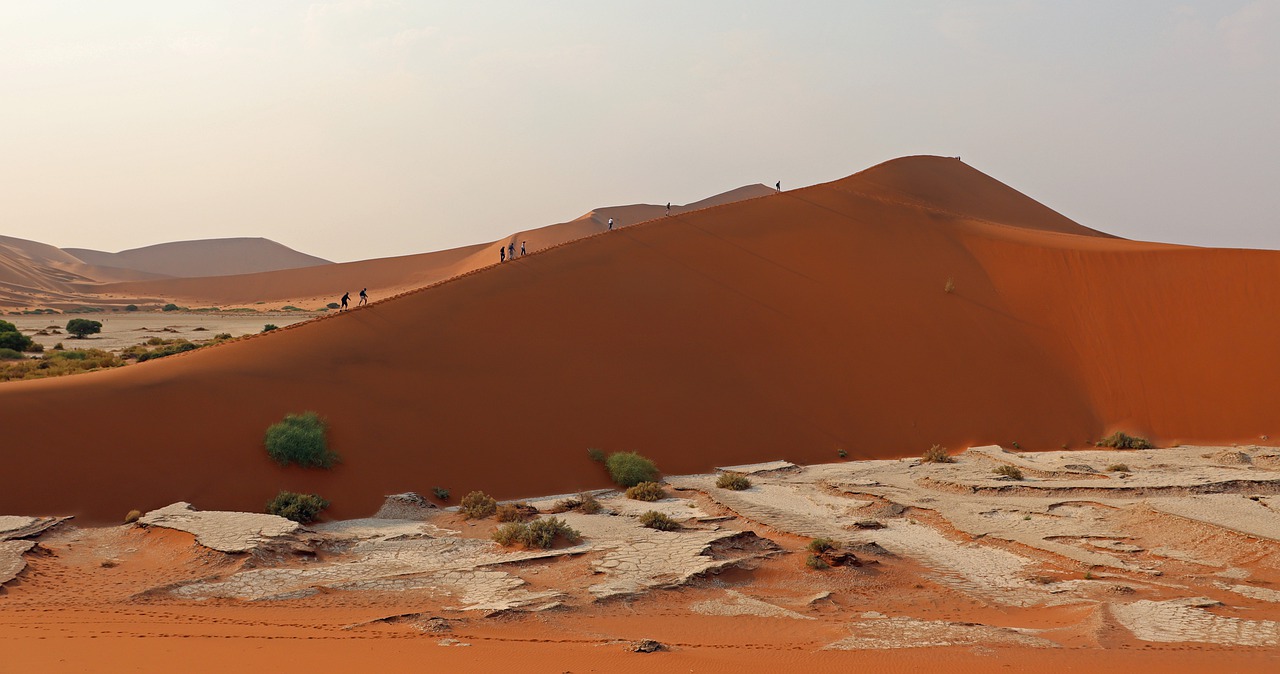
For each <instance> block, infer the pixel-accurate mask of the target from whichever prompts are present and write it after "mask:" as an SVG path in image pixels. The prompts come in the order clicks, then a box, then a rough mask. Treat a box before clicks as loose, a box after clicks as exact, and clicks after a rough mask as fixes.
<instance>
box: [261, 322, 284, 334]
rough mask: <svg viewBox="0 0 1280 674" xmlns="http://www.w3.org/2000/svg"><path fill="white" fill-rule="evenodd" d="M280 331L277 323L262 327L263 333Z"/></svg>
mask: <svg viewBox="0 0 1280 674" xmlns="http://www.w3.org/2000/svg"><path fill="white" fill-rule="evenodd" d="M279 329H280V328H278V327H276V325H275V323H267V324H266V325H264V326H262V331H263V332H271V331H272V330H279Z"/></svg>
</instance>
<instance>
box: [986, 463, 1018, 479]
mask: <svg viewBox="0 0 1280 674" xmlns="http://www.w3.org/2000/svg"><path fill="white" fill-rule="evenodd" d="M991 472H993V473H995V474H996V475H999V476H1000V477H1007V478H1009V479H1010V480H1021V479H1022V471H1021V470H1018V467H1017V466H1010V465H1008V464H1005V465H1003V466H1000V467H998V468H994V469H992V471H991Z"/></svg>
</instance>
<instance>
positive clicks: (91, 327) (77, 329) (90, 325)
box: [67, 318, 102, 339]
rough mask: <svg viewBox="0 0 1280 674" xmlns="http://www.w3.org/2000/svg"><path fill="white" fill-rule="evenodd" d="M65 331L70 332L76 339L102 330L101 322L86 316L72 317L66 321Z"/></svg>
mask: <svg viewBox="0 0 1280 674" xmlns="http://www.w3.org/2000/svg"><path fill="white" fill-rule="evenodd" d="M67 332H69V333H71V336H72V337H75V338H76V339H84V338H85V337H88V336H89V335H96V334H98V333H99V332H102V324H101V323H99V322H98V321H91V320H89V319H87V318H73V319H71V320H69V321H67Z"/></svg>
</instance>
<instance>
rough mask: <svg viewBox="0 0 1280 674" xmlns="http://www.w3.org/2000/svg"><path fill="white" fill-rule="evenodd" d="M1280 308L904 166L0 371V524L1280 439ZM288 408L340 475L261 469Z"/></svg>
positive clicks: (1185, 263) (1195, 259)
mask: <svg viewBox="0 0 1280 674" xmlns="http://www.w3.org/2000/svg"><path fill="white" fill-rule="evenodd" d="M495 257H496V256H495ZM948 279H953V281H954V292H951V293H948V292H945V291H944V285H945V284H946V282H947V280H948ZM1278 300H1280V253H1276V252H1271V251H1246V250H1219V249H1200V248H1189V247H1183V246H1172V245H1160V244H1151V243H1141V242H1131V241H1126V240H1122V239H1116V238H1109V237H1106V236H1103V235H1098V233H1096V232H1094V231H1092V230H1089V229H1087V228H1084V227H1080V226H1079V225H1076V224H1075V223H1073V222H1071V221H1070V220H1067V219H1066V218H1064V217H1063V216H1061V215H1059V214H1057V213H1055V212H1053V211H1051V210H1049V209H1047V208H1045V207H1044V206H1041V205H1039V204H1037V203H1035V202H1034V201H1032V200H1031V199H1029V198H1027V197H1025V196H1023V195H1021V194H1018V193H1017V192H1015V191H1013V190H1011V189H1009V188H1008V187H1007V186H1005V185H1003V184H1001V183H999V182H998V181H995V180H994V179H992V178H990V177H988V176H986V175H984V174H982V173H980V172H978V171H976V170H974V169H972V168H970V167H968V166H966V165H964V164H962V163H960V162H959V161H957V160H954V159H946V158H939V157H910V158H905V159H898V160H894V161H891V162H888V163H886V164H882V165H880V166H876V167H873V168H871V169H868V170H867V171H864V172H862V173H859V174H856V175H854V176H851V177H849V178H845V179H843V180H838V181H835V182H832V183H828V184H823V185H817V186H814V187H809V188H805V189H800V190H795V191H792V192H786V193H783V194H779V195H776V196H769V197H766V198H762V199H754V200H750V201H742V202H737V203H731V204H728V205H724V206H720V207H717V208H712V209H707V210H702V211H698V212H694V213H688V214H684V215H678V216H674V217H671V218H660V219H658V220H656V221H653V222H650V223H647V224H642V225H638V226H635V227H628V228H625V229H622V230H620V231H615V232H612V233H609V234H602V235H599V236H593V237H589V238H586V239H583V240H581V241H578V242H575V243H572V244H568V245H563V246H560V247H557V248H554V249H552V250H548V251H545V252H543V253H541V254H536V255H532V256H529V257H526V258H523V259H520V260H517V261H516V262H514V263H507V264H504V265H501V266H493V267H490V268H486V269H483V270H481V271H479V272H475V273H470V274H467V275H464V276H462V277H459V278H456V279H453V280H450V281H448V282H445V283H442V284H439V285H437V286H434V287H431V288H428V289H425V290H422V291H420V292H414V293H409V294H406V295H404V296H401V297H397V298H393V299H389V300H386V301H383V302H378V303H375V304H374V305H371V306H369V307H366V308H361V309H358V310H355V311H351V312H348V313H345V314H341V315H335V316H330V317H327V318H324V319H320V320H317V321H313V322H310V323H304V324H300V325H298V326H295V327H292V328H289V329H284V330H279V331H276V332H273V333H269V334H267V335H263V336H260V337H255V338H252V339H247V340H243V341H239V342H235V343H231V344H228V345H226V346H221V347H216V348H211V349H208V350H202V351H197V352H193V353H191V354H186V355H183V356H175V357H172V358H168V359H164V360H160V361H153V362H149V363H144V364H141V365H136V366H130V367H128V368H124V369H120V370H112V371H106V372H100V373H93V374H88V375H82V376H76V377H69V378H63V379H54V380H41V381H33V382H18V383H10V384H5V385H3V386H0V410H3V411H2V412H0V415H3V417H2V418H3V427H4V434H3V437H4V447H5V448H6V449H5V454H4V470H3V471H0V512H21V513H29V514H42V513H52V512H57V513H80V514H84V515H87V516H89V517H90V518H91V519H93V518H97V519H116V518H118V517H121V516H123V514H124V513H125V512H126V511H128V510H129V509H131V508H142V509H146V508H152V507H156V506H160V505H164V504H166V503H169V502H172V501H176V500H188V501H191V502H193V503H195V504H196V505H197V506H199V507H201V508H242V509H251V510H258V509H261V508H262V505H263V503H264V502H265V501H266V500H267V499H268V498H269V497H270V496H272V495H273V494H274V493H275V492H276V491H277V490H279V489H282V488H283V489H291V490H294V491H309V492H317V493H320V494H322V495H324V496H325V497H327V498H329V499H330V500H332V501H333V503H334V506H333V508H332V513H333V514H334V515H335V516H360V515H365V514H368V513H370V512H372V511H373V510H374V509H375V508H376V506H377V504H378V503H379V502H380V500H381V498H382V496H383V495H384V494H391V493H395V492H399V491H405V490H416V491H419V492H426V491H428V490H429V489H430V488H431V487H432V486H434V485H440V486H445V487H449V488H451V489H452V490H453V493H454V494H456V495H461V494H463V493H466V492H467V491H469V490H471V489H484V490H486V491H489V492H491V493H494V494H496V495H498V496H500V497H515V496H520V495H532V494H540V493H552V492H564V491H571V490H576V489H580V488H584V487H592V486H602V485H604V484H605V482H606V480H605V477H604V475H603V473H602V471H601V469H600V467H599V466H598V465H597V464H594V463H591V462H590V461H589V460H588V459H587V457H586V453H585V450H586V448H587V447H599V448H603V449H605V450H635V451H639V452H641V453H644V454H646V455H649V456H651V457H652V458H654V459H655V460H657V462H658V463H659V465H660V466H661V467H662V468H663V469H664V470H666V471H668V472H671V473H685V472H694V471H705V470H708V469H709V468H711V467H712V466H714V465H724V464H727V463H742V462H747V461H754V460H767V459H776V458H786V459H790V460H792V461H799V462H820V461H827V460H835V458H836V451H837V449H839V448H843V449H845V450H847V451H848V453H849V455H850V456H851V457H854V458H869V457H896V456H905V455H916V454H919V452H921V451H922V450H923V449H926V448H927V447H928V446H929V445H931V444H934V443H940V444H943V445H947V446H949V447H952V448H959V447H962V446H964V445H968V444H971V443H988V442H999V443H1005V444H1009V443H1012V442H1018V443H1019V444H1020V445H1021V446H1023V447H1026V448H1057V447H1059V446H1060V445H1063V444H1066V445H1069V446H1074V447H1079V446H1081V445H1082V444H1083V443H1085V442H1087V441H1089V440H1091V439H1097V438H1098V437H1100V436H1101V435H1102V434H1104V433H1105V432H1107V431H1109V430H1112V429H1114V428H1122V429H1124V430H1126V431H1129V432H1134V433H1138V434H1143V435H1147V436H1150V437H1152V438H1153V439H1155V440H1158V441H1160V442H1175V441H1180V440H1197V441H1211V440H1212V441H1218V442H1223V441H1231V440H1250V439H1256V438H1257V437H1258V436H1259V435H1261V434H1267V433H1269V434H1272V435H1275V434H1277V432H1278V431H1277V428H1276V421H1275V414H1274V410H1273V407H1274V402H1273V401H1274V400H1275V399H1277V397H1278V396H1277V394H1278V393H1280V377H1277V376H1276V375H1277V373H1280V368H1278V367H1277V366H1278V365H1280V362H1278V361H1280V355H1278V354H1280V350H1277V349H1276V348H1275V345H1274V337H1273V335H1274V334H1276V331H1277V328H1278V327H1280V318H1277V316H1276V314H1275V313H1274V312H1272V311H1270V308H1272V307H1274V306H1276V304H1277V301H1278ZM301 410H316V411H318V412H320V413H321V414H323V415H325V416H327V417H328V418H329V419H330V421H331V424H332V431H331V439H332V443H333V446H334V448H335V449H336V450H337V451H339V452H340V453H341V454H342V455H343V457H344V463H343V464H342V465H341V466H339V467H338V468H336V469H335V470H333V471H331V472H324V471H319V472H317V471H306V470H302V469H298V468H289V469H282V468H278V467H276V466H275V465H274V464H272V463H271V462H270V461H269V459H268V458H267V456H266V454H265V452H264V450H263V448H262V435H263V432H264V430H265V429H266V427H267V426H268V425H269V424H271V423H272V422H274V421H277V420H278V419H280V418H281V417H282V416H283V415H284V414H286V413H288V412H294V411H301Z"/></svg>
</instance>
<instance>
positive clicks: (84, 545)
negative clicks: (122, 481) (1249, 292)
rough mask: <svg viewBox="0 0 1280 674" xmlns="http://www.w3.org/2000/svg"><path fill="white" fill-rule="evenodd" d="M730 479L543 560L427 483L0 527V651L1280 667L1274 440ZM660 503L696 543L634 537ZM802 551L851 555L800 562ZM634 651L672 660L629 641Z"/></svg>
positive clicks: (634, 662)
mask: <svg viewBox="0 0 1280 674" xmlns="http://www.w3.org/2000/svg"><path fill="white" fill-rule="evenodd" d="M1122 462H1123V464H1124V466H1125V468H1126V469H1127V470H1126V471H1123V472H1120V471H1115V470H1111V471H1109V470H1108V466H1116V465H1119V464H1120V463H1122ZM999 466H1016V467H1019V468H1020V469H1021V470H1022V471H1023V473H1024V478H1023V479H1021V480H1009V479H1005V478H1000V477H998V476H996V475H994V474H993V473H992V469H993V468H995V467H999ZM730 468H733V469H734V470H737V471H740V472H742V473H745V474H747V475H748V476H749V478H750V479H751V481H752V485H751V486H750V488H748V489H746V490H744V491H728V490H725V489H720V488H717V487H715V486H714V485H715V476H714V475H690V476H680V477H670V478H668V496H667V498H665V499H663V500H661V501H658V502H655V503H640V502H636V501H631V500H628V499H626V498H624V497H623V496H622V495H621V494H619V493H618V492H612V491H604V492H600V493H599V498H600V500H601V502H602V504H603V505H604V511H603V512H602V513H600V514H593V515H585V514H580V513H575V512H567V513H561V514H559V515H558V516H559V517H561V518H563V519H564V520H566V521H567V522H568V523H569V524H570V525H571V526H573V527H575V528H577V529H578V530H579V531H581V532H582V534H583V535H584V537H583V539H582V541H581V542H580V543H577V544H573V545H561V546H559V547H557V548H554V549H551V550H545V551H544V550H523V549H520V548H501V547H499V546H497V545H496V544H494V543H492V542H490V541H489V540H488V536H489V534H490V532H492V531H493V530H494V528H495V527H496V526H497V525H496V523H495V522H493V521H492V520H491V519H482V520H467V519H464V518H462V517H461V516H460V514H459V513H457V512H456V509H449V510H444V509H439V508H436V507H434V506H430V505H423V501H422V500H421V499H417V498H415V497H414V495H399V496H396V497H392V498H389V499H388V500H387V503H386V504H385V505H384V508H383V510H381V511H380V512H379V514H378V516H377V517H373V518H363V519H356V520H344V521H330V522H326V523H321V524H315V525H311V526H310V527H299V526H298V525H297V524H295V523H293V522H290V521H288V520H284V519H282V518H279V517H275V516H272V515H261V514H249V513H233V512H208V511H201V510H198V509H196V508H194V507H192V506H191V505H190V504H187V503H176V504H172V505H169V506H167V507H164V508H159V509H156V510H154V511H152V512H149V513H147V514H145V515H143V516H142V518H141V519H140V520H139V521H138V522H137V523H136V524H126V525H122V526H106V527H89V528H81V527H78V526H76V525H75V523H74V521H66V520H57V519H53V518H46V519H41V518H24V517H2V518H0V572H3V571H4V570H5V569H6V568H8V569H9V571H10V573H9V576H4V575H0V582H4V581H6V579H7V578H9V577H11V576H16V578H14V579H12V580H8V581H7V584H6V585H5V586H4V588H3V590H0V592H3V594H0V639H3V640H5V641H8V642H9V643H10V644H12V645H11V647H10V648H9V649H7V650H8V653H9V656H8V657H7V658H6V662H7V663H8V664H9V665H11V666H14V667H18V668H20V669H22V668H25V667H26V666H35V665H37V664H38V665H40V666H41V668H42V669H43V670H47V671H55V672H62V671H81V670H83V669H85V668H90V669H92V668H93V667H94V666H95V665H96V664H97V663H101V662H108V661H109V662H126V661H127V662H130V663H132V664H131V666H132V667H133V668H134V671H143V672H150V671H154V672H161V671H173V670H174V669H178V668H180V669H184V670H187V671H210V672H213V671H222V670H223V669H225V667H226V666H227V663H229V662H235V661H239V660H242V659H244V658H246V657H252V659H253V662H254V665H255V666H259V667H273V666H298V665H302V666H307V665H310V666H319V667H332V666H333V663H335V662H343V663H349V664H351V663H356V662H364V661H372V660H373V659H376V661H377V662H378V666H379V667H409V666H412V667H419V668H420V667H423V666H427V667H431V668H435V667H448V668H449V669H450V670H451V671H466V672H471V671H475V672H480V671H493V669H495V668H499V667H504V666H505V667H510V666H511V665H510V663H511V662H513V661H518V662H520V663H521V664H520V666H519V669H520V671H529V672H565V671H573V672H583V671H601V672H603V671H654V670H657V671H686V670H687V671H695V672H727V671H765V670H766V669H768V670H770V671H774V670H781V671H796V670H797V669H799V668H803V669H804V670H806V671H807V670H810V669H812V670H813V671H832V672H835V671H847V670H848V668H851V667H868V666H870V667H876V668H880V669H883V670H884V671H889V672H898V671H919V670H920V669H921V668H928V667H937V666H938V665H939V663H944V662H945V663H946V666H947V667H948V668H949V669H953V670H955V671H960V672H978V671H990V670H991V669H993V668H997V667H1006V668H1012V669H1015V670H1021V669H1026V668H1028V667H1037V668H1039V669H1041V670H1045V671H1075V670H1087V671H1102V672H1113V671H1114V672H1119V671H1124V670H1125V669H1132V668H1134V667H1141V668H1143V669H1150V668H1156V667H1159V668H1161V669H1163V670H1167V671H1173V672H1192V671H1205V670H1207V669H1212V670H1214V671H1273V670H1274V668H1275V667H1276V666H1277V665H1278V664H1280V655H1277V653H1278V651H1277V645H1280V622H1277V621H1276V619H1277V617H1278V613H1280V610H1278V607H1280V590H1277V589H1276V583H1277V581H1280V554H1278V553H1280V517H1277V516H1276V515H1275V513H1274V510H1273V508H1274V507H1275V506H1276V505H1277V502H1276V499H1277V498H1280V497H1277V494H1278V493H1280V452H1277V451H1276V450H1275V449H1272V448H1262V447H1255V446H1249V447H1178V448H1171V449H1157V450H1141V451H1117V450H1105V451H1103V450H1097V451H1070V452H1061V451H1059V452H1046V453H1019V452H1013V451H1009V450H1006V449H1003V448H1000V447H995V446H992V447H980V448H974V449H970V450H968V451H966V452H964V453H962V454H960V455H959V456H958V460H957V462H956V463H952V464H922V463H921V462H920V461H918V460H913V459H905V460H879V461H851V462H839V463H831V464H825V465H815V466H808V467H804V466H796V465H793V464H790V463H787V462H781V461H779V462H773V463H771V464H765V465H754V466H752V465H747V466H736V467H730ZM558 501H559V499H558V498H544V499H540V500H533V501H532V503H533V505H535V506H536V507H538V508H539V509H540V510H542V511H544V512H545V511H554V510H555V505H556V503H558ZM650 509H653V510H658V511H661V512H665V513H668V514H669V515H670V516H671V517H673V518H674V519H677V520H679V521H680V522H681V525H682V526H681V528H680V529H678V530H676V531H671V532H664V531H654V530H651V529H646V528H644V527H642V526H640V525H639V524H638V523H637V519H636V517H637V515H639V513H641V512H643V511H645V510H650ZM813 537H827V538H830V539H832V540H834V541H836V542H838V543H839V544H841V545H842V546H843V551H845V552H852V553H853V558H852V559H850V562H851V563H850V564H846V565H844V566H837V567H832V568H829V569H825V570H812V569H809V568H807V566H806V565H805V564H804V561H803V560H804V559H805V557H806V556H807V554H808V553H807V552H806V551H805V549H804V548H805V546H806V544H807V543H808V541H809V540H811V539H812V538H813ZM15 559H16V560H17V561H16V563H15V561H14V560H15ZM6 563H7V564H8V566H6ZM646 640H652V641H656V642H658V643H659V644H661V648H660V650H658V651H657V652H653V653H637V652H636V650H635V649H636V648H637V646H638V645H639V644H641V643H643V642H645V641H646ZM353 666H354V665H353Z"/></svg>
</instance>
